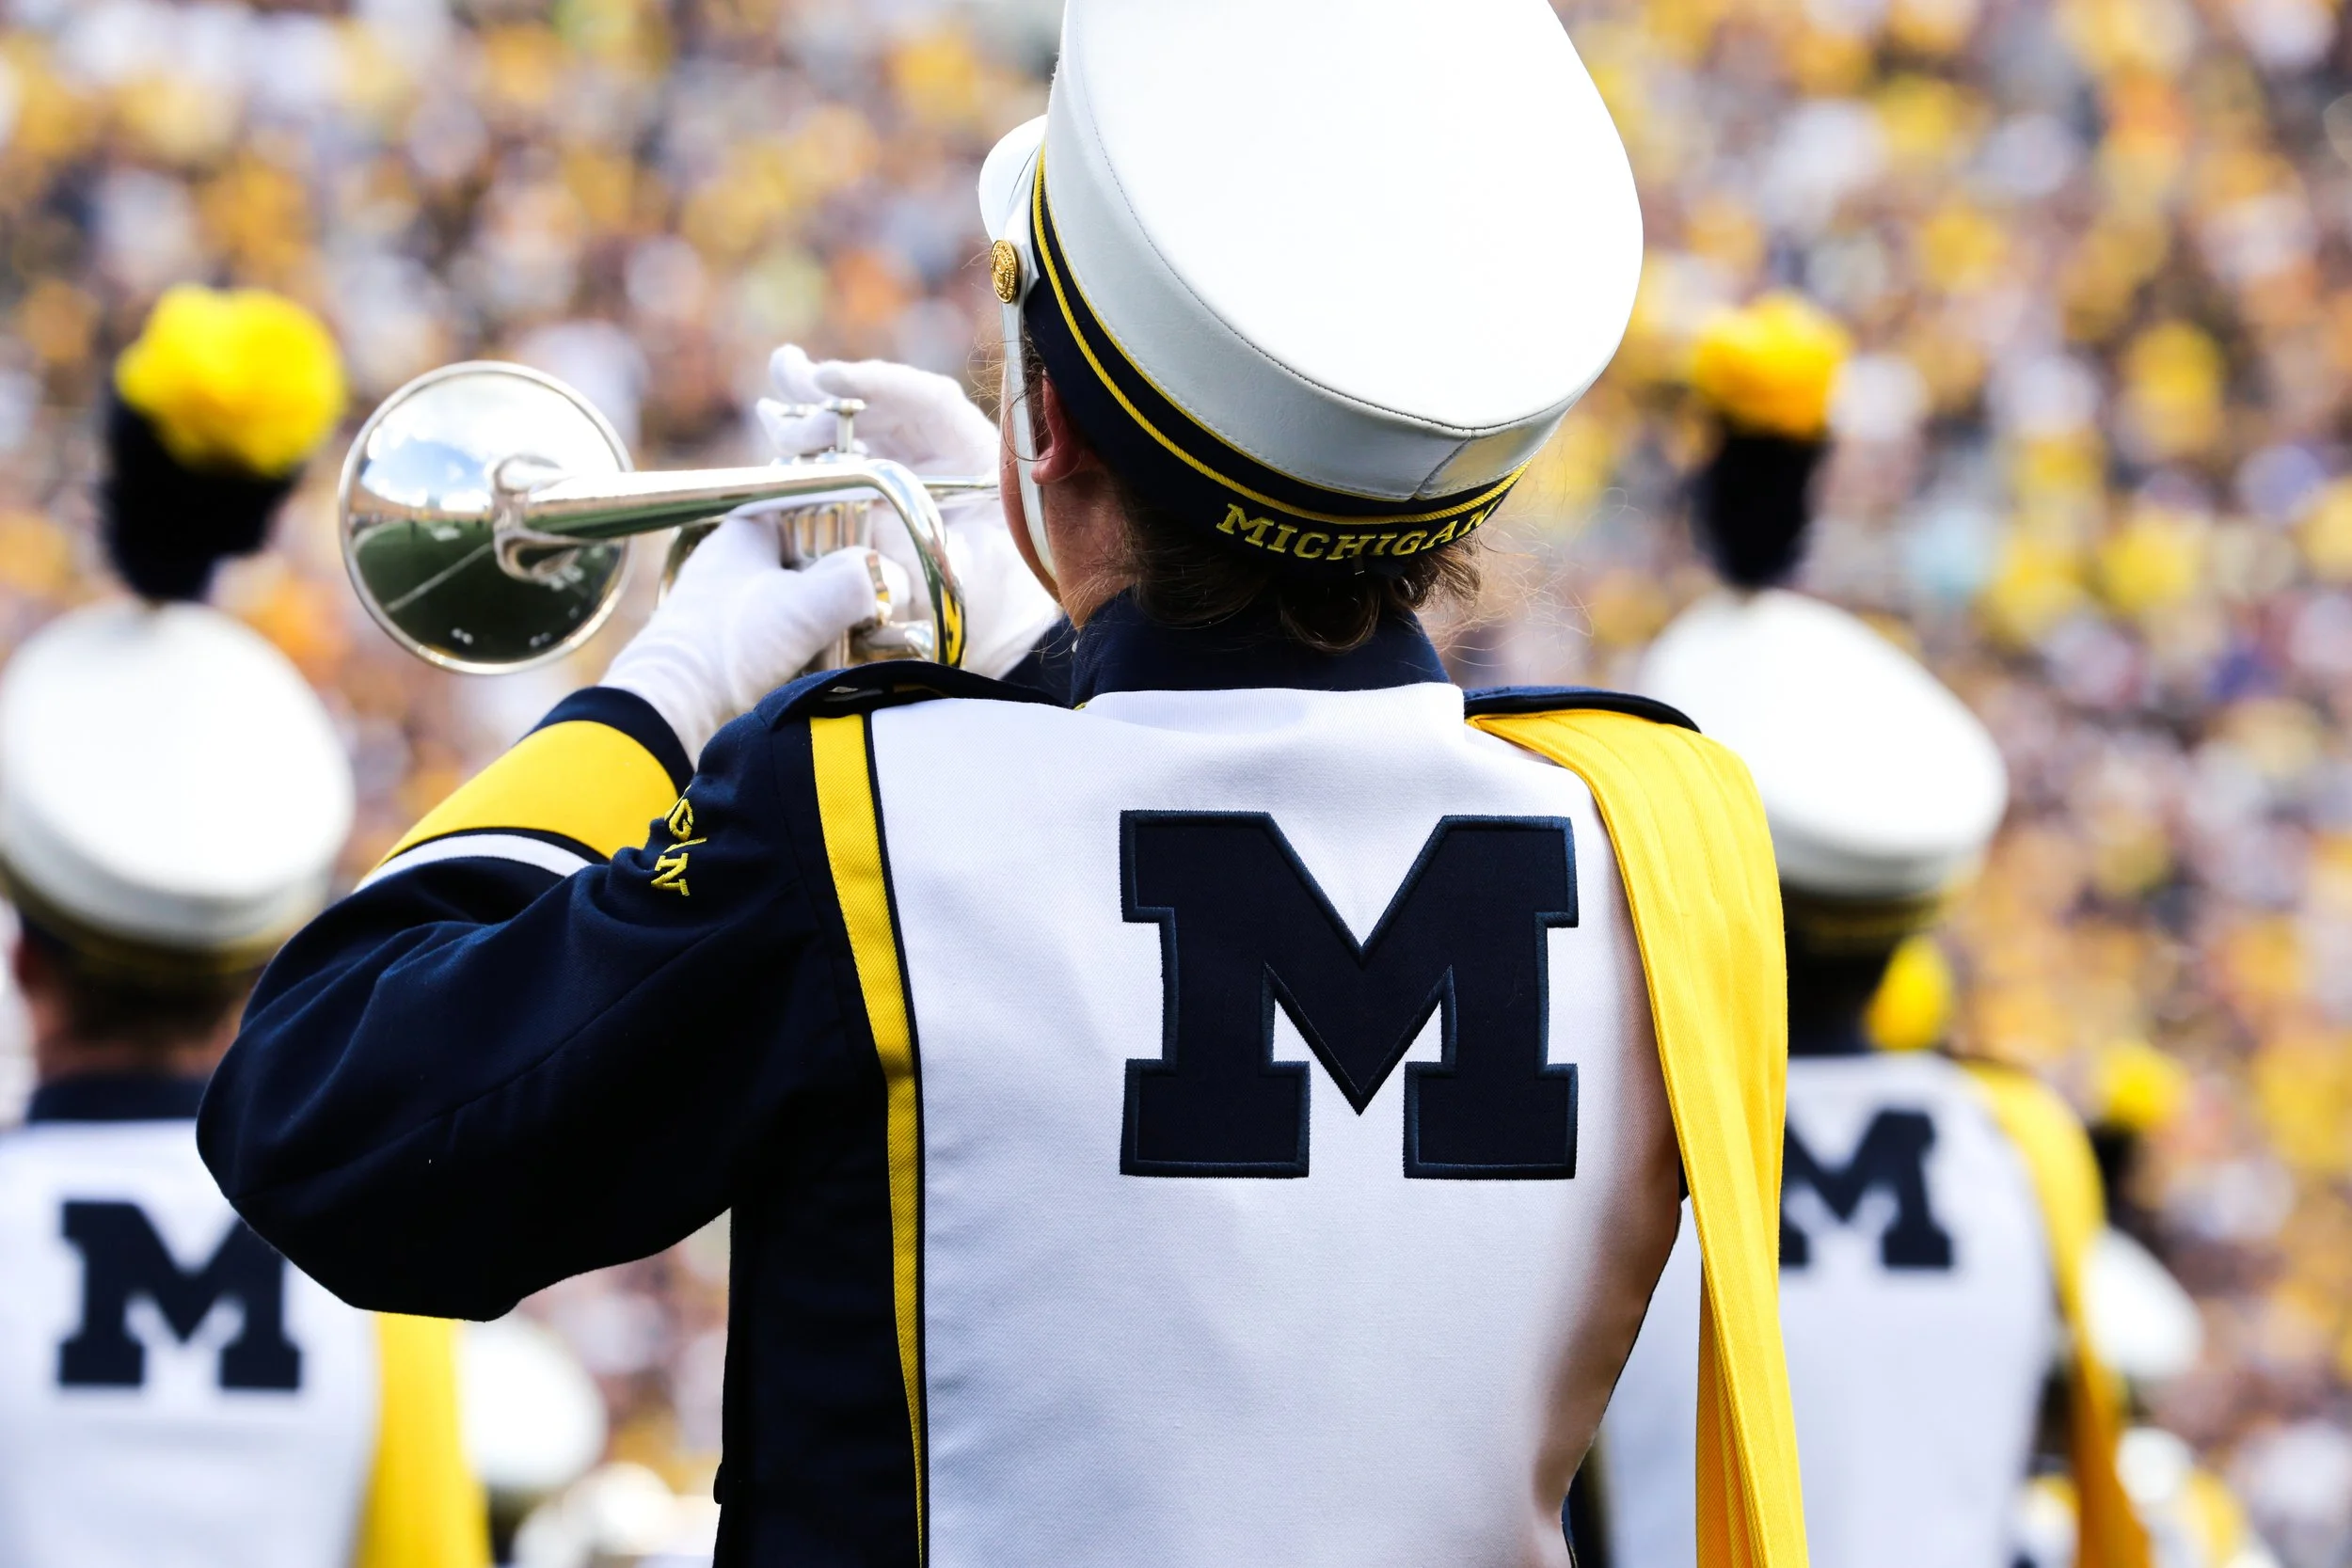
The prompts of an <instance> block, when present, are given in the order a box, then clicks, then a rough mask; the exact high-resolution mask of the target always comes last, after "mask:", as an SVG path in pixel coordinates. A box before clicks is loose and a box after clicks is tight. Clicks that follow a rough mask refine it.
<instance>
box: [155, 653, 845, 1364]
mask: <svg viewBox="0 0 2352 1568" xmlns="http://www.w3.org/2000/svg"><path fill="white" fill-rule="evenodd" d="M796 739H797V740H798V742H799V747H800V752H801V761H800V766H799V767H798V768H795V767H794V761H793V757H792V756H791V754H790V753H791V752H792V743H793V742H794V741H795V740H796ZM780 752H781V754H780ZM805 753H806V729H805V726H802V727H801V728H800V729H799V730H798V731H797V732H795V731H794V730H793V729H792V728H791V727H790V726H788V725H786V726H781V727H775V728H771V725H770V724H769V723H768V722H767V721H765V720H763V719H761V718H760V717H758V716H757V715H755V716H752V717H748V718H746V719H743V720H739V721H737V722H736V723H735V724H732V725H730V726H728V728H727V729H725V730H723V731H722V732H721V733H720V735H719V736H718V737H717V738H716V739H714V740H713V741H712V742H711V744H710V746H709V748H708V749H707V751H706V752H704V754H703V758H702V769H701V771H700V772H699V773H698V774H696V775H695V776H694V777H693V778H692V780H691V784H687V786H686V787H685V789H684V791H683V793H682V794H680V793H678V784H679V783H680V782H683V781H682V779H681V777H680V776H681V775H683V773H684V771H685V768H684V759H683V756H682V754H680V753H679V749H678V747H677V744H676V742H675V739H674V738H672V737H671V736H670V735H669V732H668V730H667V729H666V727H664V726H663V725H662V724H661V722H660V720H659V719H658V718H657V717H655V716H654V714H653V712H652V710H651V709H650V708H648V707H646V706H645V705H644V704H643V703H641V702H639V701H638V700H637V699H635V698H633V697H629V696H626V695H624V694H622V693H619V692H615V691H612V690H608V689H591V690H590V691H588V692H584V693H581V694H580V695H579V696H576V697H575V698H573V699H570V700H568V701H567V702H566V703H565V704H564V705H563V706H561V707H559V708H558V709H557V710H556V712H555V713H554V714H552V715H550V717H549V720H548V722H547V723H545V724H543V725H542V726H541V727H540V728H539V729H538V730H536V731H534V732H533V733H532V735H531V736H527V737H526V738H525V739H524V740H523V741H522V742H521V743H520V744H518V745H517V746H516V748H515V749H514V750H513V751H511V752H508V753H507V754H506V755H505V756H503V757H501V759H500V760H499V761H498V762H496V763H493V764H492V765H491V766H490V767H489V768H487V769H485V771H484V772H483V773H482V774H481V775H479V776H478V777H477V778H475V779H474V780H473V781H472V782H471V783H469V784H467V785H466V786H465V787H464V788H463V789H461V790H460V791H459V792H458V793H457V794H456V795H455V796H453V797H452V799H451V800H449V801H448V802H446V803H445V804H444V805H443V806H442V807H441V808H439V809H438V810H437V811H436V812H435V813H434V814H433V815H432V816H429V817H428V818H427V819H426V820H425V822H424V823H423V824H421V825H420V828H419V830H418V832H414V833H412V834H410V835H409V837H408V838H407V839H405V840H404V841H403V842H402V844H401V846H400V847H398V848H397V849H396V850H395V852H394V853H393V855H392V856H391V857H389V859H388V860H387V861H386V862H385V863H384V864H383V865H382V866H380V867H379V868H378V869H377V871H376V872H375V873H374V874H373V876H371V877H370V878H369V879H367V880H365V881H363V882H362V883H361V885H360V886H359V888H358V890H357V891H355V892H354V893H353V894H352V895H350V896H348V897H346V898H344V899H342V901H341V902H339V903H337V904H336V905H334V906H333V907H332V908H330V909H329V910H327V911H326V912H325V913H324V914H322V915H321V916H320V917H319V918H318V919H317V920H315V921H314V922H312V923H311V925H310V927H307V928H305V929H304V930H303V931H302V932H301V933H299V934H298V935H297V936H296V937H295V938H294V941H293V942H289V943H288V944H287V946H286V947H285V949H284V950H283V951H282V952H281V953H280V954H279V955H278V958H277V959H276V961H274V962H273V963H272V964H271V965H270V967H269V969H268V971H267V972H266V973H265V974H263V975H262V981H261V984H260V985H259V987H258V988H257V989H256V990H255V992H254V995H253V999H252V1001H251V1003H250V1004H249V1005H248V1006H247V1008H246V1016H245V1021H244V1026H243V1029H242V1031H241V1033H240V1034H239V1036H238V1037H237V1041H236V1043H235V1045H234V1046H233V1047H232V1048H231V1049H230V1053H229V1055H228V1057H227V1059H226V1060H225V1061H224V1062H223V1063H222V1066H221V1068H220V1070H219V1072H218V1073H217V1074H216V1075H215V1079H214V1082H213V1085H212V1087H211V1089H210V1091H209V1092H208V1093H207V1095H206V1098H205V1103H204V1108H203V1112H202V1116H201V1117H200V1120H199V1128H198V1139H199V1147H200V1148H201V1149H202V1151H203V1155H204V1159H205V1161H206V1163H207V1164H209V1165H210V1166H211V1168H212V1171H213V1174H214V1176H215V1178H216V1179H217V1180H219V1182H220V1185H221V1189H222V1191H223V1192H225V1193H226V1194H227V1195H228V1196H229V1198H230V1202H232V1203H233V1204H235V1205H236V1207H237V1209H238V1211H239V1212H241V1213H242V1214H244V1215H245V1217H246V1220H247V1221H248V1222H249V1223H250V1224H251V1225H252V1226H253V1227H254V1228H255V1229H256V1230H258V1231H259V1232H261V1234H262V1236H264V1237H265V1238H267V1239H268V1240H269V1241H270V1242H271V1243H274V1244H275V1245H277V1246H278V1248H279V1249H280V1250H282V1251H283V1252H284V1253H285V1254H286V1256H287V1257H288V1258H290V1259H292V1260H293V1261H294V1263H295V1264H296V1265H297V1266H299V1267H300V1268H302V1269H303V1270H304V1271H306V1272H307V1273H309V1274H310V1275H311V1276H312V1277H314V1278H316V1279H318V1280H319V1281H320V1282H321V1283H322V1284H324V1285H326V1287H327V1289H329V1290H330V1291H334V1292H335V1293H336V1294H337V1295H339V1296H342V1298H343V1299H344V1300H346V1301H348V1302H351V1303H353V1304H354V1305H357V1306H360V1307H372V1308H374V1309H377V1310H380V1311H390V1312H405V1313H418V1314H424V1315H429V1316H437V1317H465V1318H489V1317H495V1316H497V1315H498V1314H500V1313H501V1312H503V1311H505V1310H506V1309H507V1308H508V1307H511V1306H512V1305H513V1304H514V1303H515V1302H516V1300H517V1299H518V1298H520V1297H521V1296H523V1295H526V1294H528V1293H529V1292H531V1291H534V1290H537V1289H540V1288H541V1287H543V1286H546V1285H548V1284H550V1283H552V1282H554V1281H555V1280H557V1279H561V1278H564V1277H565V1276H567V1275H573V1274H578V1273H580V1272H582V1271H584V1270H588V1269H593V1268H598V1267H602V1266H604V1265H607V1264H611V1263H615V1262H620V1261H624V1260H626V1259H632V1258H639V1257H643V1256H645V1255H646V1254H648V1253H651V1252H654V1251H658V1250H659V1249H660V1248H661V1247H663V1246H666V1245H668V1244H670V1243H673V1242H675V1241H676V1240H678V1239H679V1238H681V1237H683V1236H685V1235H687V1234H688V1233H690V1232H691V1231H692V1230H693V1229H694V1228H696V1227H699V1226H701V1225H703V1224H705V1223H707V1221H709V1220H710V1219H711V1218H713V1217H714V1216H716V1215H717V1214H718V1213H719V1212H721V1211H722V1210H723V1209H724V1208H726V1207H727V1206H728V1204H729V1203H730V1201H731V1200H732V1195H733V1193H734V1191H735V1190H736V1188H737V1187H738V1186H739V1183H740V1182H741V1180H742V1179H743V1177H744V1175H745V1173H746V1172H747V1170H748V1169H749V1168H751V1167H752V1166H753V1165H754V1164H755V1163H756V1162H757V1161H758V1160H759V1159H760V1157H761V1150H762V1148H763V1147H769V1148H772V1147H773V1134H774V1132H775V1130H776V1128H777V1125H778V1123H779V1120H780V1118H781V1117H783V1116H784V1115H785V1114H786V1113H787V1107H788V1106H789V1105H790V1104H791V1103H792V1102H793V1101H794V1099H795V1097H796V1096H799V1095H802V1094H804V1093H807V1092H811V1091H812V1090H813V1089H814V1088H815V1087H817V1086H818V1085H821V1084H822V1083H823V1082H824V1081H825V1080H826V1079H827V1077H828V1076H829V1075H831V1074H834V1073H837V1072H841V1071H846V1070H850V1069H848V1067H847V1066H846V1053H845V1052H844V1050H843V1041H844V1027H845V1025H844V1015H843V1011H842V1007H843V1003H844V1000H845V998H847V997H852V996H854V995H855V990H854V978H853V976H852V977H851V978H850V987H849V989H848V990H844V988H843V984H842V975H841V967H842V966H844V965H846V963H847V962H848V960H847V958H846V956H844V955H843V953H842V948H841V945H840V942H839V940H838V938H837V937H835V936H834V935H833V934H832V933H833V932H835V931H837V930H838V918H839V917H838V913H837V910H836V909H834V906H832V905H831V904H830V903H829V902H826V901H828V900H830V898H831V887H830V881H829V879H827V876H826V873H825V870H824V860H823V850H822V845H821V842H818V843H817V844H816V845H814V846H812V845H810V844H808V843H807V842H806V840H807V839H809V838H810V837H813V836H816V833H815V830H814V828H813V827H810V826H806V824H808V823H809V822H810V820H811V816H810V815H809V814H810V813H812V812H813V807H808V808H806V809H805V810H804V809H803V801H802V800H801V797H802V796H803V795H805V794H806V793H807V791H808V789H809V787H810V786H809V785H808V783H807V778H806V761H805ZM780 781H785V782H781V783H780ZM796 811H801V812H803V815H802V816H801V821H802V823H803V828H802V829H801V830H800V832H798V834H797V835H796V832H795V828H794V825H793V823H792V821H791V820H789V819H790V818H791V817H792V816H793V815H794V814H795V812H796ZM648 819H650V821H651V827H650V830H648V829H647V827H646V824H647V822H648ZM622 824H628V825H630V826H628V827H627V828H626V829H625V828H624V827H623V826H621V825H622ZM622 832H628V835H629V837H628V843H630V844H631V845H632V846H635V847H628V848H619V849H618V852H617V853H614V852H613V851H614V850H615V849H616V848H618V845H619V843H620V838H619V835H620V834H621V833H622ZM812 854H813V856H814V858H813V859H812V858H811V856H812ZM608 857H609V858H608ZM828 921H830V922H831V923H832V925H831V926H830V927H828V925H827V924H826V923H827V922H828Z"/></svg>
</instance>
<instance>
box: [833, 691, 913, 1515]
mask: <svg viewBox="0 0 2352 1568" xmlns="http://www.w3.org/2000/svg"><path fill="white" fill-rule="evenodd" d="M808 733H809V747H810V751H811V752H812V753H813V755H814V757H815V761H816V771H817V815H818V820H819V822H820V824H821V826H822V828H823V832H824V838H825V861H826V864H827V866H828V867H829V869H830V870H831V871H832V873H833V886H834V895H835V896H836V897H838V898H839V899H840V901H841V920H842V924H843V925H844V926H846V927H848V928H849V933H850V956H851V957H852V958H853V959H854V960H855V961H856V965H857V983H858V990H859V991H860V992H861V993H862V995H863V997H864V1000H865V1003H866V1022H867V1025H868V1027H869V1028H870V1029H871V1030H872V1032H873V1036H874V1051H875V1053H876V1054H877V1055H878V1056H880V1057H881V1059H882V1083H883V1085H884V1092H885V1096H886V1099H885V1104H886V1106H887V1114H888V1127H887V1132H886V1137H887V1139H888V1145H889V1152H890V1243H891V1295H892V1304H893V1306H894V1307H895V1308H896V1313H897V1318H898V1372H899V1375H900V1377H901V1378H902V1379H904V1381H905V1384H906V1395H907V1428H908V1432H909V1433H910V1437H911V1440H912V1442H913V1444H914V1478H915V1481H914V1517H915V1536H916V1550H917V1554H918V1560H919V1558H920V1556H922V1555H925V1554H926V1546H927V1544H928V1540H929V1537H928V1533H927V1531H926V1528H925V1524H924V1515H925V1512H926V1509H927V1506H928V1502H929V1498H928V1496H927V1493H928V1486H927V1484H926V1476H925V1472H924V1468H923V1464H924V1455H923V1338H922V1285H923V1275H922V1268H923V1259H922V1229H921V1227H922V1180H923V1178H922V1157H923V1124H922V1117H923V1105H922V1097H921V1093H920V1088H919V1085H918V1084H917V1082H916V1077H915V1061H914V1027H913V1024H912V1023H911V1022H910V1021H909V1018H908V1013H907V993H906V980H905V974H904V971H903V969H902V968H901V967H900V964H899V958H898V929H897V926H896V923H895V922H894V921H893V920H892V918H891V909H890V880H889V875H888V873H887V872H886V871H885V869H884V867H883V863H882V823H881V819H880V816H879V815H878V814H877V812H876V809H875V804H874V781H873V774H872V772H871V770H870V768H869V767H868V764H867V760H866V721H865V719H863V718H844V719H813V720H811V721H809V726H808Z"/></svg>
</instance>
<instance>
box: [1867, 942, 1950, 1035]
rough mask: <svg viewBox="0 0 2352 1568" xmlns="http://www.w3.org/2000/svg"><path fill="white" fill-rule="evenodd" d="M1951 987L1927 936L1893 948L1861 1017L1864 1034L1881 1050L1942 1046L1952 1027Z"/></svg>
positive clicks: (1940, 954)
mask: <svg viewBox="0 0 2352 1568" xmlns="http://www.w3.org/2000/svg"><path fill="white" fill-rule="evenodd" d="M1955 989H1956V988H1955V986H1954V984H1953V981H1952V966H1951V962H1950V960H1949V959H1947V958H1945V957H1944V949H1943V948H1942V947H1940V946H1938V945H1937V944H1936V941H1935V939H1934V938H1933V937H1931V936H1929V935H1927V934H1926V933H1925V932H1922V933H1920V934H1919V935H1917V936H1915V937H1911V938H1909V939H1907V940H1906V941H1905V942H1903V944H1902V945H1901V946H1900V947H1898V948H1896V949H1895V957H1894V958H1892V959H1891V960H1890V961H1889V962H1888V963H1887V966H1886V974H1885V977H1884V978H1883V979H1882V980H1880V981H1879V989H1878V990H1877V992H1876V994H1874V995H1873V996H1872V997H1871V998H1870V1006H1869V1009H1868V1010H1867V1012H1865V1013H1864V1014H1863V1029H1864V1031H1865V1032H1866V1033H1867V1035H1868V1036H1869V1037H1870V1043H1871V1044H1873V1045H1875V1046H1877V1047H1878V1048H1879V1049H1880V1050H1881V1051H1925V1050H1927V1049H1929V1048H1930V1047H1931V1046H1935V1045H1941V1044H1942V1043H1943V1042H1944V1036H1945V1034H1946V1032H1947V1030H1949V1028H1950V1027H1951V1022H1952V1001H1953V993H1954V990H1955Z"/></svg>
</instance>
